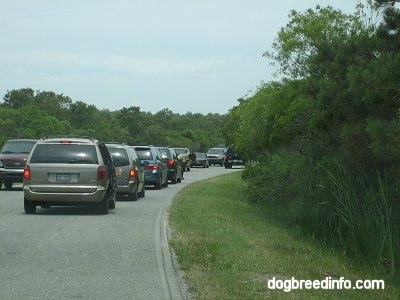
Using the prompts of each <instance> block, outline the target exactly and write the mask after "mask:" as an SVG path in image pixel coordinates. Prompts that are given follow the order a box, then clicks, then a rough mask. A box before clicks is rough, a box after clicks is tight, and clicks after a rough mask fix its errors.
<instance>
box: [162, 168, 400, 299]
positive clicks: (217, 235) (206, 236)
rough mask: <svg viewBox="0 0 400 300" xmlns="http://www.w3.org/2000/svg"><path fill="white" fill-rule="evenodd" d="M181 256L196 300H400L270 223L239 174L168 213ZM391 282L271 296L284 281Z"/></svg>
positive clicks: (211, 182)
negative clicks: (274, 283)
mask: <svg viewBox="0 0 400 300" xmlns="http://www.w3.org/2000/svg"><path fill="white" fill-rule="evenodd" d="M169 224H170V227H171V231H172V237H171V239H170V245H171V247H172V248H173V249H174V251H175V253H176V255H177V257H178V260H179V262H180V266H181V269H182V271H183V272H184V274H185V279H186V281H187V282H188V284H189V286H190V292H191V294H192V296H193V298H194V299H252V300H253V299H266V298H270V299H343V298H345V299H365V298H369V299H399V298H400V288H399V286H398V285H396V283H393V282H391V281H390V280H389V279H387V278H385V277H384V275H382V274H380V273H378V272H377V271H376V270H370V269H367V268H364V267H362V266H357V265H354V264H352V263H351V262H350V261H347V260H346V259H345V258H343V257H342V256H341V255H339V254H337V253H335V252H334V251H332V250H330V249H327V248H323V247H322V246H319V245H317V244H316V243H314V242H313V241H310V240H308V239H307V238H306V237H304V236H300V235H299V233H298V231H296V230H295V229H293V228H287V227H285V226H283V225H281V224H280V223H278V222H274V221H273V220H270V219H268V218H266V216H265V215H263V214H262V212H261V211H260V210H258V209H257V208H256V207H255V206H252V205H251V204H250V203H249V202H248V201H247V198H246V186H245V184H244V183H243V182H242V181H241V179H240V172H235V173H231V174H227V175H223V176H219V177H215V178H211V179H207V180H204V181H201V182H198V183H194V184H191V185H189V186H187V187H186V188H185V189H184V190H182V191H181V192H180V193H179V194H178V195H177V197H176V198H175V199H174V202H173V204H172V206H171V208H170V211H169ZM327 276H330V277H331V278H333V279H335V278H340V277H344V278H345V279H348V280H351V281H352V282H353V283H354V282H355V281H356V280H358V279H362V280H364V279H384V280H385V289H384V290H353V289H350V290H344V289H342V290H339V289H335V290H322V289H302V290H292V291H291V292H284V291H283V290H278V289H275V290H273V289H269V288H268V285H267V282H268V280H269V279H272V278H273V277H275V278H277V279H283V280H284V279H291V278H292V277H294V278H295V279H297V280H301V279H304V280H306V279H311V280H323V279H325V278H326V277H327Z"/></svg>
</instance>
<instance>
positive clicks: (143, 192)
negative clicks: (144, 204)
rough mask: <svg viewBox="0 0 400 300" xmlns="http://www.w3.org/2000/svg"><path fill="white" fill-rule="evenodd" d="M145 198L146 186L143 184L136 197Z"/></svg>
mask: <svg viewBox="0 0 400 300" xmlns="http://www.w3.org/2000/svg"><path fill="white" fill-rule="evenodd" d="M145 196H146V185H145V184H143V188H142V190H141V191H140V192H139V193H138V197H140V198H144V197H145Z"/></svg>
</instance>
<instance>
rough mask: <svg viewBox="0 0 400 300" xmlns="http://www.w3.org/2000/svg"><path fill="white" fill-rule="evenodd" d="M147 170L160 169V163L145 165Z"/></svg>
mask: <svg viewBox="0 0 400 300" xmlns="http://www.w3.org/2000/svg"><path fill="white" fill-rule="evenodd" d="M144 169H145V170H152V171H154V170H157V169H158V165H147V166H145V167H144Z"/></svg>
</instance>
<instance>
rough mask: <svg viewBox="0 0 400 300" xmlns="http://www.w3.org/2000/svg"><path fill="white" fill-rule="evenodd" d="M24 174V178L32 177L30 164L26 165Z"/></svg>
mask: <svg viewBox="0 0 400 300" xmlns="http://www.w3.org/2000/svg"><path fill="white" fill-rule="evenodd" d="M23 176H24V179H25V180H29V179H31V168H29V166H26V167H25V168H24V174H23Z"/></svg>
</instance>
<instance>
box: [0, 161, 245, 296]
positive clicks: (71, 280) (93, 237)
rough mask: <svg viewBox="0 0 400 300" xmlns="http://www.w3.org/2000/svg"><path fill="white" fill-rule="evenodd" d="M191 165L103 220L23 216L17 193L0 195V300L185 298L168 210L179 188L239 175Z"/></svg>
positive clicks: (79, 212)
mask: <svg viewBox="0 0 400 300" xmlns="http://www.w3.org/2000/svg"><path fill="white" fill-rule="evenodd" d="M237 170H238V168H234V169H232V170H227V169H224V168H223V167H217V166H215V167H214V166H212V167H210V168H207V169H203V168H192V169H191V171H190V172H186V173H185V180H184V181H182V183H178V184H176V185H172V184H169V186H168V187H167V188H164V189H162V190H154V189H153V188H152V187H148V188H147V189H146V197H145V198H139V200H138V201H135V202H128V201H118V202H117V205H116V208H115V210H111V211H110V213H109V214H108V215H98V214H96V213H95V212H94V211H93V210H92V209H90V208H85V207H52V208H50V209H42V208H38V209H37V212H36V214H35V215H26V214H25V213H24V208H23V192H22V189H21V188H18V187H16V188H14V189H13V190H12V191H5V190H4V187H3V189H2V190H1V191H0V299H2V300H8V299H10V300H11V299H16V300H17V299H18V300H20V299H130V300H132V299H146V300H147V299H188V298H190V295H189V294H187V292H186V289H185V283H184V281H183V279H182V278H181V276H180V275H179V273H178V272H177V268H176V267H175V266H176V263H175V261H174V260H173V259H172V258H171V253H170V249H169V248H168V240H167V239H168V238H167V232H168V230H167V221H166V220H167V211H168V207H169V206H170V204H171V202H172V200H173V197H174V196H175V195H176V193H177V192H178V191H179V190H180V189H182V188H183V187H184V186H186V185H188V184H190V183H192V182H195V181H199V180H202V179H205V178H210V177H214V176H218V175H220V174H226V173H229V172H234V171H237Z"/></svg>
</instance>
